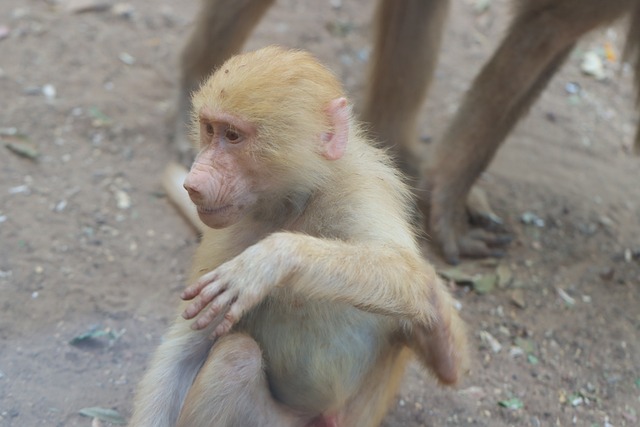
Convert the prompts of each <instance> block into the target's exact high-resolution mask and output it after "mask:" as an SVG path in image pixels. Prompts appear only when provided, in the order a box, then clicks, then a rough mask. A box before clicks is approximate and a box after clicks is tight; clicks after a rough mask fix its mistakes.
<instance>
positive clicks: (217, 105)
mask: <svg viewBox="0 0 640 427" xmlns="http://www.w3.org/2000/svg"><path fill="white" fill-rule="evenodd" d="M344 96H345V95H344V90H343V88H342V85H341V84H340V81H339V80H338V79H337V77H336V76H335V75H334V73H333V72H332V71H331V70H329V69H328V68H327V67H325V66H324V65H322V64H321V63H320V62H319V61H318V60H317V59H316V58H315V57H314V56H313V55H311V54H310V53H308V52H306V51H302V50H295V49H285V48H282V47H278V46H269V47H265V48H262V49H259V50H257V51H253V52H247V53H244V54H240V55H236V56H234V57H232V58H230V59H229V60H228V61H227V62H225V63H224V64H223V65H222V66H221V67H220V68H219V69H217V70H216V71H215V72H214V74H213V75H211V76H210V77H209V78H208V79H207V80H206V81H205V82H204V83H203V84H202V86H201V87H200V89H199V90H198V91H197V92H196V93H195V94H194V96H193V114H194V116H193V119H194V124H195V123H197V119H198V117H197V116H198V113H199V111H200V110H201V109H202V108H203V107H205V106H206V107H207V109H209V110H210V111H214V112H224V113H226V114H232V115H234V116H236V117H238V118H240V119H242V120H245V121H247V122H249V123H251V124H252V125H254V126H255V128H256V136H257V140H258V141H259V144H256V146H255V147H253V155H254V156H256V157H257V158H259V159H260V160H261V161H264V162H267V164H268V166H269V167H270V168H272V169H273V171H274V174H273V175H274V176H276V177H291V175H290V174H291V173H294V172H295V171H300V170H301V168H302V170H305V169H306V170H307V171H308V173H305V174H304V176H300V177H296V179H301V180H302V181H301V182H304V179H305V176H313V177H314V179H316V180H317V179H318V178H319V177H321V176H325V175H326V173H327V168H328V165H327V161H326V160H325V159H320V158H318V159H317V160H316V159H311V158H309V149H310V148H311V149H315V150H318V149H319V144H318V143H317V141H318V138H320V135H322V134H323V133H326V132H331V131H332V129H331V123H330V118H329V115H328V113H327V111H326V109H327V107H328V106H329V104H330V102H331V101H332V100H334V99H337V98H341V97H344ZM194 131H195V132H196V133H197V129H195V127H194ZM310 169H311V170H310ZM298 173H300V172H298Z"/></svg>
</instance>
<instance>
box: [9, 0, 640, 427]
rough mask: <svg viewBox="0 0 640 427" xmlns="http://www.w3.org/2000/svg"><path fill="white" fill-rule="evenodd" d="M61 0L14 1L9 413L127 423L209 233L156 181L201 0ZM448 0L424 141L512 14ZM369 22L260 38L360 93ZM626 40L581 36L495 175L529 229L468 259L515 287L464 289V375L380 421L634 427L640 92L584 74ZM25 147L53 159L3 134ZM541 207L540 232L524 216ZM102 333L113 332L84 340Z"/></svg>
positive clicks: (410, 381) (417, 390)
mask: <svg viewBox="0 0 640 427" xmlns="http://www.w3.org/2000/svg"><path fill="white" fill-rule="evenodd" d="M66 3H68V2H66V1H53V0H51V1H43V0H3V1H2V2H0V99H1V100H2V101H1V107H0V112H1V113H0V128H1V129H0V139H2V144H1V145H2V146H0V307H1V308H0V340H1V341H0V342H1V345H0V425H1V426H20V427H25V426H26V427H29V426H40V425H43V426H89V425H91V423H92V420H91V419H90V418H86V417H83V416H81V415H79V414H78V411H79V410H80V409H82V408H85V407H94V406H98V407H103V408H111V409H115V410H117V411H118V412H119V413H121V414H122V415H123V416H124V417H125V418H127V417H128V416H129V415H130V412H131V407H132V396H133V393H134V389H135V387H136V384H137V382H138V380H139V378H140V376H141V375H142V372H143V370H144V368H145V366H146V363H147V360H148V357H149V355H150V354H151V352H152V351H153V349H154V348H155V347H156V346H157V344H158V343H159V340H160V337H161V334H162V333H163V331H164V330H165V328H166V327H167V325H168V323H169V322H170V321H171V319H172V317H173V316H174V310H175V306H176V303H177V300H178V291H179V290H180V289H181V287H182V286H183V282H184V279H185V271H186V269H187V268H188V265H189V259H190V256H191V254H192V253H193V251H194V248H195V246H196V244H197V238H196V236H195V235H194V233H193V231H192V230H191V229H190V228H189V227H188V226H187V224H186V223H185V222H184V221H183V220H182V218H181V217H180V216H179V215H178V214H177V213H176V212H175V210H174V209H173V208H172V206H171V205H170V204H169V203H168V202H167V200H166V198H165V197H164V196H163V194H162V191H161V188H160V185H159V175H160V173H161V171H162V169H163V168H164V166H165V164H166V163H167V162H168V161H169V160H171V159H172V158H173V152H172V151H171V149H170V147H169V145H168V144H167V126H166V119H165V118H166V116H167V114H168V112H169V110H170V109H171V106H172V103H173V99H174V96H175V89H176V84H175V82H176V80H177V69H178V67H177V59H178V56H179V52H180V49H181V47H182V45H183V43H184V41H185V38H186V36H187V35H188V33H189V30H190V28H191V25H192V20H193V17H194V16H195V14H196V11H197V6H198V2H197V1H195V0H190V1H184V2H180V5H179V6H178V3H177V2H174V1H170V0H154V1H151V0H138V1H136V2H131V4H130V6H131V10H130V13H125V14H120V15H118V14H115V13H114V12H113V9H106V10H103V11H94V12H87V13H82V14H77V13H71V12H69V11H66V10H65V8H64V7H63V6H64V5H65V4H66ZM325 3H327V4H325ZM332 3H340V2H332ZM453 3H454V4H453V6H452V14H451V19H450V25H449V27H448V28H447V31H446V36H445V40H444V46H443V51H442V54H441V64H440V66H439V69H438V72H437V76H436V80H435V82H434V85H433V88H432V90H431V94H430V97H429V100H428V102H427V103H426V105H425V107H424V114H422V118H423V120H422V121H421V123H420V129H419V133H420V134H419V135H418V137H420V138H422V139H423V140H429V139H430V138H432V137H433V138H436V137H437V135H439V134H440V132H442V131H443V128H444V124H445V123H446V121H447V120H448V119H449V118H450V117H451V115H452V113H453V111H454V110H455V108H456V106H457V105H458V102H459V100H460V96H461V94H462V93H463V92H464V90H465V89H466V88H467V87H468V85H469V82H470V81H471V79H472V77H473V75H474V74H475V72H476V71H477V70H478V68H479V67H480V66H481V64H482V62H483V61H484V60H485V59H486V58H487V57H488V55H489V54H490V53H491V51H492V49H493V48H494V47H495V44H496V43H497V42H498V40H499V37H500V35H501V33H502V31H503V29H504V25H505V23H506V19H507V17H508V12H507V8H506V4H507V2H506V0H493V1H492V2H490V7H489V9H488V10H487V11H485V12H484V13H478V12H477V11H476V10H475V9H474V4H476V2H474V1H471V0H458V1H455V2H453ZM122 9H124V10H125V11H126V10H127V9H126V7H125V8H121V10H122ZM370 16H371V5H370V4H369V2H366V1H364V0H348V1H347V0H345V1H344V2H342V6H341V7H339V8H335V7H332V6H330V5H329V2H315V1H311V0H305V1H300V2H296V1H293V0H282V1H280V2H279V3H278V5H277V6H276V7H275V8H274V9H273V10H272V11H271V12H270V13H269V15H268V16H267V18H266V19H265V20H264V21H263V23H262V24H261V25H260V27H259V28H258V29H257V31H256V33H255V34H254V35H253V36H252V38H251V40H250V42H249V45H248V48H256V47H260V46H263V45H266V44H272V43H279V44H283V45H288V46H297V47H303V48H306V49H309V50H311V51H313V52H314V53H316V54H317V55H318V56H319V57H320V58H321V59H322V60H323V61H325V62H326V63H327V64H328V65H329V66H330V67H332V68H333V69H334V70H335V71H336V73H337V74H338V75H339V76H340V77H341V78H342V79H343V81H344V82H345V84H346V86H347V88H348V90H349V91H350V93H351V94H352V96H353V98H354V99H355V100H358V99H359V97H360V96H361V92H362V82H363V79H364V75H365V70H366V59H367V57H368V53H369V44H368V40H369V37H370V33H371V25H370ZM7 33H8V34H7ZM622 38H623V32H622V31H621V29H620V28H617V27H613V28H611V29H603V30H601V31H598V32H596V33H594V34H592V35H590V36H589V37H588V38H586V39H585V40H584V41H583V42H582V43H581V44H580V46H579V47H578V48H577V49H576V51H575V53H574V54H573V55H572V56H571V58H570V59H569V61H568V63H567V64H566V66H565V67H564V68H563V69H562V70H561V72H560V73H559V74H558V76H556V78H554V80H553V81H552V82H551V84H550V86H549V88H548V89H547V90H546V92H545V93H544V95H543V96H542V98H541V100H540V101H539V102H538V103H537V104H536V105H535V106H534V108H533V109H532V111H531V112H530V114H529V116H528V118H527V119H526V120H524V121H523V122H522V123H521V124H520V125H519V126H518V128H517V129H516V131H515V132H514V133H513V134H512V135H511V136H510V137H509V140H508V141H507V143H506V145H505V147H504V148H503V149H502V151H500V153H499V155H498V157H497V159H496V160H495V162H494V163H493V165H492V166H491V168H490V170H489V171H488V173H487V174H486V175H485V177H484V178H483V186H484V188H485V189H487V190H488V191H489V193H490V196H491V200H492V202H493V204H494V205H495V206H496V208H497V210H498V212H499V214H501V215H502V216H503V217H504V218H505V220H506V222H507V224H508V226H509V227H510V229H511V230H512V231H513V233H514V236H515V238H516V239H515V242H514V244H512V246H511V248H510V250H509V254H508V256H507V257H506V258H505V259H504V260H502V261H501V262H500V263H499V264H496V263H486V262H485V263H482V262H466V263H464V264H463V265H462V267H461V268H462V269H463V270H464V271H466V272H468V273H471V274H480V275H482V277H488V276H490V275H492V274H495V273H496V271H498V272H499V273H501V277H502V278H504V277H505V274H506V273H510V275H511V276H512V280H511V281H506V280H503V281H502V282H505V283H502V282H501V283H500V285H501V286H495V287H494V288H493V289H491V290H489V291H488V292H486V293H479V292H477V291H472V290H470V288H468V287H464V286H455V285H454V286H455V294H456V297H457V298H458V300H459V301H460V303H461V305H462V315H463V316H464V318H465V319H466V320H467V321H468V324H469V330H470V335H471V342H472V351H473V371H472V373H471V375H470V377H468V378H467V379H466V380H465V381H464V382H463V383H462V384H461V385H460V387H459V388H458V389H456V390H446V389H439V388H438V387H436V386H435V385H434V382H433V381H432V380H431V379H430V378H429V377H428V376H426V375H425V374H424V373H423V372H422V371H421V370H420V369H419V368H418V367H417V366H414V367H412V369H410V371H409V372H408V373H407V377H406V380H405V382H404V386H403V389H402V392H401V394H400V395H399V397H398V402H397V405H396V406H395V407H394V408H393V409H392V411H391V412H390V414H389V416H388V417H387V419H386V421H385V424H384V425H385V426H387V427H391V426H409V427H413V426H422V425H425V426H442V425H451V426H453V425H460V426H552V425H553V426H570V425H577V426H616V427H619V426H634V425H640V186H638V170H639V165H640V159H638V158H634V157H633V156H631V155H630V154H629V146H630V142H631V138H632V134H633V131H634V127H635V123H636V121H637V120H636V114H635V112H634V110H633V98H634V96H633V92H632V90H631V84H630V80H631V79H630V75H629V71H628V70H627V69H626V68H625V67H623V66H621V64H620V59H619V58H617V59H614V60H613V61H609V62H606V61H605V66H606V68H607V71H608V72H609V78H607V79H605V80H602V81H597V80H595V79H594V78H592V77H589V76H585V75H583V74H582V73H581V72H580V63H581V60H582V57H583V55H584V53H585V52H586V51H589V50H596V51H601V50H602V48H603V46H605V44H606V43H611V44H612V45H613V47H614V49H615V50H616V51H617V52H620V49H621V45H622ZM570 82H574V83H577V84H578V85H579V87H580V91H579V93H578V94H574V95H571V94H569V93H567V91H566V85H567V83H570ZM14 131H15V132H17V133H18V135H12V134H13V133H14ZM25 142H26V143H27V144H28V145H29V146H31V147H33V148H35V149H37V151H38V153H39V156H38V157H37V159H35V160H32V159H28V158H23V157H20V156H19V155H17V154H16V153H15V152H13V151H11V150H9V149H8V148H6V147H5V144H6V143H12V144H17V146H20V144H24V143H25ZM525 212H533V213H535V214H536V215H537V216H538V217H539V218H541V219H543V220H544V222H545V224H544V227H536V226H533V225H525V224H523V223H522V222H521V221H520V217H521V215H522V214H523V213H525ZM434 259H435V262H436V263H437V264H438V265H439V266H440V267H441V268H442V269H446V268H447V267H446V266H444V265H442V264H441V262H440V261H439V260H438V258H437V257H434ZM92 327H95V328H97V331H102V332H104V333H106V335H105V336H102V337H97V338H95V339H92V340H88V341H85V342H84V343H81V344H79V345H72V344H70V340H72V339H73V338H74V337H76V336H78V335H80V334H82V333H84V332H86V331H87V330H89V329H90V328H92ZM496 343H498V344H499V345H496ZM492 344H493V345H492ZM500 402H502V404H503V405H507V406H509V405H508V404H509V403H511V404H513V405H514V406H515V408H509V407H503V406H501V405H500Z"/></svg>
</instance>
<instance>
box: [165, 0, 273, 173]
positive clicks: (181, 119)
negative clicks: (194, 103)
mask: <svg viewBox="0 0 640 427" xmlns="http://www.w3.org/2000/svg"><path fill="white" fill-rule="evenodd" d="M273 2H274V0H204V1H203V3H202V9H201V11H200V14H199V17H198V21H197V23H196V27H195V29H194V31H193V33H192V34H191V38H190V39H189V42H188V43H187V45H186V46H185V48H184V50H183V51H182V58H181V61H182V77H181V81H180V93H179V98H178V105H177V112H176V122H175V128H174V135H173V139H174V144H175V147H176V149H177V150H178V153H179V155H180V156H181V161H182V162H183V163H185V164H191V161H192V160H193V152H192V148H191V144H190V143H189V138H188V124H189V120H190V116H189V112H190V111H191V110H190V105H191V92H193V91H194V90H195V89H197V88H198V86H199V85H200V82H202V80H203V79H204V78H205V77H207V76H208V75H209V74H211V72H212V71H213V70H214V69H216V68H217V67H219V66H220V65H222V63H223V62H224V61H226V60H227V59H229V57H231V56H232V55H233V54H235V53H238V52H239V51H240V49H242V46H243V45H244V43H245V41H246V40H247V37H249V34H251V31H252V30H253V29H254V28H255V26H256V25H257V24H258V22H259V21H260V19H261V18H262V16H264V14H265V12H266V11H267V10H268V9H269V7H270V6H271V5H272V4H273Z"/></svg>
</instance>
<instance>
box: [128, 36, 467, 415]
mask: <svg viewBox="0 0 640 427" xmlns="http://www.w3.org/2000/svg"><path fill="white" fill-rule="evenodd" d="M285 70H286V73H289V75H288V76H287V78H279V77H281V76H282V75H286V73H285ZM319 82H320V84H319ZM265 88H267V89H265ZM261 91H264V94H262V93H261ZM261 95H264V96H261ZM342 96H343V91H342V89H341V88H340V85H339V83H338V81H337V80H336V79H335V77H334V76H333V74H332V73H331V72H329V70H327V69H326V68H325V67H323V66H321V65H320V64H319V63H318V62H317V61H316V60H315V59H314V58H313V57H312V56H311V55H309V54H308V53H304V52H300V51H287V50H283V49H280V48H275V47H270V48H265V49H262V50H260V51H257V52H254V53H248V54H244V55H241V56H238V57H235V58H233V59H232V60H231V61H229V62H228V63H226V64H224V65H223V66H222V67H221V68H220V70H219V71H218V72H217V74H215V75H214V76H213V77H212V78H211V79H209V81H208V82H206V83H205V84H203V86H202V89H201V90H200V91H199V93H198V94H196V96H195V97H194V105H195V109H196V112H197V111H202V110H203V109H204V110H206V111H207V112H211V111H217V112H218V114H219V115H218V116H217V117H227V114H231V115H233V117H234V118H233V119H230V120H231V121H236V123H241V124H242V125H243V127H244V128H252V127H253V126H255V135H254V136H252V137H250V138H248V145H247V147H246V148H245V147H238V148H237V149H238V150H246V152H249V153H251V154H250V156H252V157H253V158H254V159H255V163H256V164H260V165H261V167H262V166H265V169H266V170H271V171H273V173H272V174H270V175H269V176H267V177H264V180H265V181H267V183H261V186H260V187H259V188H260V189H261V190H260V191H265V194H260V195H259V196H258V202H256V205H255V207H253V208H251V209H250V210H249V211H248V212H247V213H246V214H245V215H244V216H242V217H241V218H240V219H238V221H237V222H235V223H233V224H231V225H229V226H228V227H226V228H223V229H205V231H204V234H203V238H202V243H201V245H200V247H199V248H198V250H197V252H196V255H195V260H194V265H193V267H192V270H191V275H190V278H189V281H190V283H196V284H195V285H193V286H191V287H190V288H188V289H187V291H185V293H186V294H187V295H188V299H190V298H192V297H193V296H196V295H197V296H198V298H200V299H202V300H204V301H208V300H207V298H208V296H207V295H208V294H207V293H208V292H209V289H220V291H219V290H213V291H212V292H213V294H214V295H212V296H211V297H212V298H211V299H212V302H211V303H210V304H209V305H208V306H205V305H202V304H201V303H200V302H199V300H198V299H196V300H194V301H193V302H191V303H189V304H183V305H182V307H181V310H183V311H184V313H185V315H187V317H194V316H195V315H196V314H197V313H198V312H201V316H200V317H199V318H198V321H197V322H199V323H196V325H197V326H198V327H202V328H203V329H200V330H192V329H191V327H190V326H191V321H187V320H184V319H183V318H182V317H179V318H178V319H177V320H176V321H175V323H174V325H173V326H172V327H171V329H170V331H169V333H168V335H167V337H166V339H165V341H164V342H163V343H162V344H161V345H160V347H159V349H158V351H157V352H156V355H155V357H154V359H153V360H152V362H151V364H150V368H149V370H148V372H147V374H146V375H145V378H144V379H143V381H142V383H141V385H140V388H139V391H138V394H137V397H136V405H135V411H134V416H133V419H132V422H131V426H133V427H143V426H154V427H169V426H173V425H180V426H189V427H196V426H205V425H206V426H253V425H255V426H265V427H266V426H286V425H291V426H310V425H315V424H313V423H315V422H319V421H318V420H320V419H324V418H326V419H331V420H334V421H335V422H337V423H338V425H340V426H359V427H360V426H362V427H366V426H376V425H378V424H379V423H380V422H381V420H382V417H383V416H384V414H385V413H386V410H387V408H388V406H389V405H390V403H391V402H392V400H393V396H394V395H395V392H396V390H397V387H398V385H399V383H400V379H401V377H402V373H403V371H404V367H405V365H406V363H407V361H408V360H409V359H410V355H411V353H412V350H413V351H414V352H416V353H417V354H418V355H419V357H420V360H421V361H423V363H424V364H425V366H427V367H428V368H429V369H430V370H431V371H432V372H433V374H434V375H435V376H436V378H438V379H439V380H440V381H441V382H442V383H445V384H451V383H455V382H456V381H457V380H458V378H459V376H460V375H462V373H464V371H465V370H466V369H467V359H466V357H467V355H466V337H465V333H464V327H463V324H462V321H461V320H460V319H459V317H458V314H457V312H456V310H455V309H454V308H453V304H452V301H451V297H450V296H449V294H448V293H447V291H446V289H445V287H444V285H443V283H442V282H441V281H440V279H439V278H438V277H437V275H436V273H435V271H434V269H433V267H432V266H431V265H430V264H429V263H428V262H426V261H425V260H424V259H423V258H422V256H421V254H420V250H419V247H418V243H417V239H416V232H415V229H414V228H413V227H412V225H411V223H410V215H411V198H410V194H411V193H410V191H409V189H408V188H407V186H406V184H405V183H404V182H403V180H402V178H401V175H400V174H399V173H398V171H397V170H396V169H395V168H393V167H392V166H391V161H390V159H389V157H388V156H387V154H386V153H385V152H384V151H382V150H380V149H378V148H376V147H375V146H374V145H373V144H371V143H370V141H368V140H367V139H365V138H364V137H363V136H362V134H361V132H360V130H359V128H358V125H357V123H355V121H354V120H353V119H351V118H350V117H346V119H345V120H346V122H347V123H348V125H349V126H348V127H349V129H348V130H347V129H346V128H344V127H343V125H344V124H345V123H343V121H342V117H343V116H341V115H340V114H333V113H335V111H334V109H335V108H337V109H338V113H344V112H348V109H344V108H343V107H342V106H343V103H341V102H338V103H333V100H334V99H335V98H336V97H337V98H339V99H340V98H341V97H342ZM332 103H333V104H332ZM331 105H334V106H335V105H337V106H338V107H335V108H334V107H328V106H331ZM289 110H291V111H292V112H291V114H288V113H287V112H288V111H289ZM332 111H333V113H332ZM207 114H209V113H207ZM332 114H333V115H332ZM308 124H310V125H309V127H308V126H307V125H308ZM245 125H246V126H245ZM196 126H199V125H198V124H197V123H196ZM280 130H282V131H280ZM296 130H297V131H296ZM342 132H346V133H345V134H344V135H343V134H342ZM343 137H344V138H346V139H347V140H348V141H347V144H346V149H345V151H344V153H342V152H341V153H342V154H341V155H340V156H333V155H329V156H327V155H326V153H327V151H326V145H327V144H329V145H331V144H334V141H335V140H338V142H339V140H340V138H343ZM206 140H208V139H206ZM204 149H206V147H204ZM230 149H231V148H230ZM243 152H244V151H243ZM332 153H333V152H332ZM338 157H339V158H338ZM329 158H331V159H329ZM198 173H199V171H198ZM247 188H251V187H247ZM263 188H268V191H266V190H262V189H263ZM203 275H204V276H203ZM201 276H202V277H201ZM216 286H222V287H220V288H216ZM194 289H195V290H194ZM219 292H220V293H219ZM230 292H236V294H235V295H236V297H235V298H234V299H230V300H229V301H230V306H229V309H228V312H227V314H226V315H225V317H224V319H220V315H222V314H224V313H225V312H224V310H222V311H215V312H214V314H212V316H211V318H208V319H206V321H204V322H201V320H202V319H203V318H206V317H207V316H208V314H209V313H210V312H212V310H214V307H215V306H216V305H217V304H218V301H219V299H220V298H225V296H224V295H226V294H229V293H230ZM183 295H184V294H183ZM225 306H226V305H225ZM194 307H195V309H194ZM236 307H240V308H239V309H237V310H236ZM218 308H219V309H222V308H220V307H218ZM217 313H219V314H217ZM216 316H217V317H216ZM214 319H217V320H214ZM227 321H229V322H230V325H231V324H233V329H231V331H230V332H229V333H227V332H228V330H227V329H225V330H224V331H223V332H222V333H219V332H218V329H217V328H218V327H219V326H220V325H221V324H224V323H225V322H227ZM213 331H215V333H216V335H223V337H222V338H218V339H217V341H216V342H215V344H214V343H212V342H211V341H209V340H208V338H207V337H208V336H209V335H210V334H211V333H212V332H213ZM211 348H213V349H212V350H211V352H210V353H209V351H210V349H211ZM263 359H264V360H265V363H264V364H263ZM194 380H195V382H194ZM267 383H268V385H267ZM181 408H183V409H182V414H181V415H180V417H179V413H180V411H181ZM176 420H178V421H177V424H175V423H176ZM319 425H324V424H319Z"/></svg>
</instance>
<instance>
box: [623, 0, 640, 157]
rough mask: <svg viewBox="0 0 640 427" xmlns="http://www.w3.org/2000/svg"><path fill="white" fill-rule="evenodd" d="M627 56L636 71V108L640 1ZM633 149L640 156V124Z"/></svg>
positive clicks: (633, 15) (638, 97)
mask: <svg viewBox="0 0 640 427" xmlns="http://www.w3.org/2000/svg"><path fill="white" fill-rule="evenodd" d="M624 56H625V58H626V59H627V60H628V61H630V62H631V64H632V65H633V69H634V72H635V76H634V83H635V85H636V94H637V95H636V108H638V107H639V106H640V3H637V4H636V5H634V6H633V8H632V11H631V21H630V23H629V33H628V34H627V44H626V46H625V49H624ZM633 151H634V153H635V154H636V155H638V156H640V126H638V128H637V129H636V137H635V140H634V144H633Z"/></svg>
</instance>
